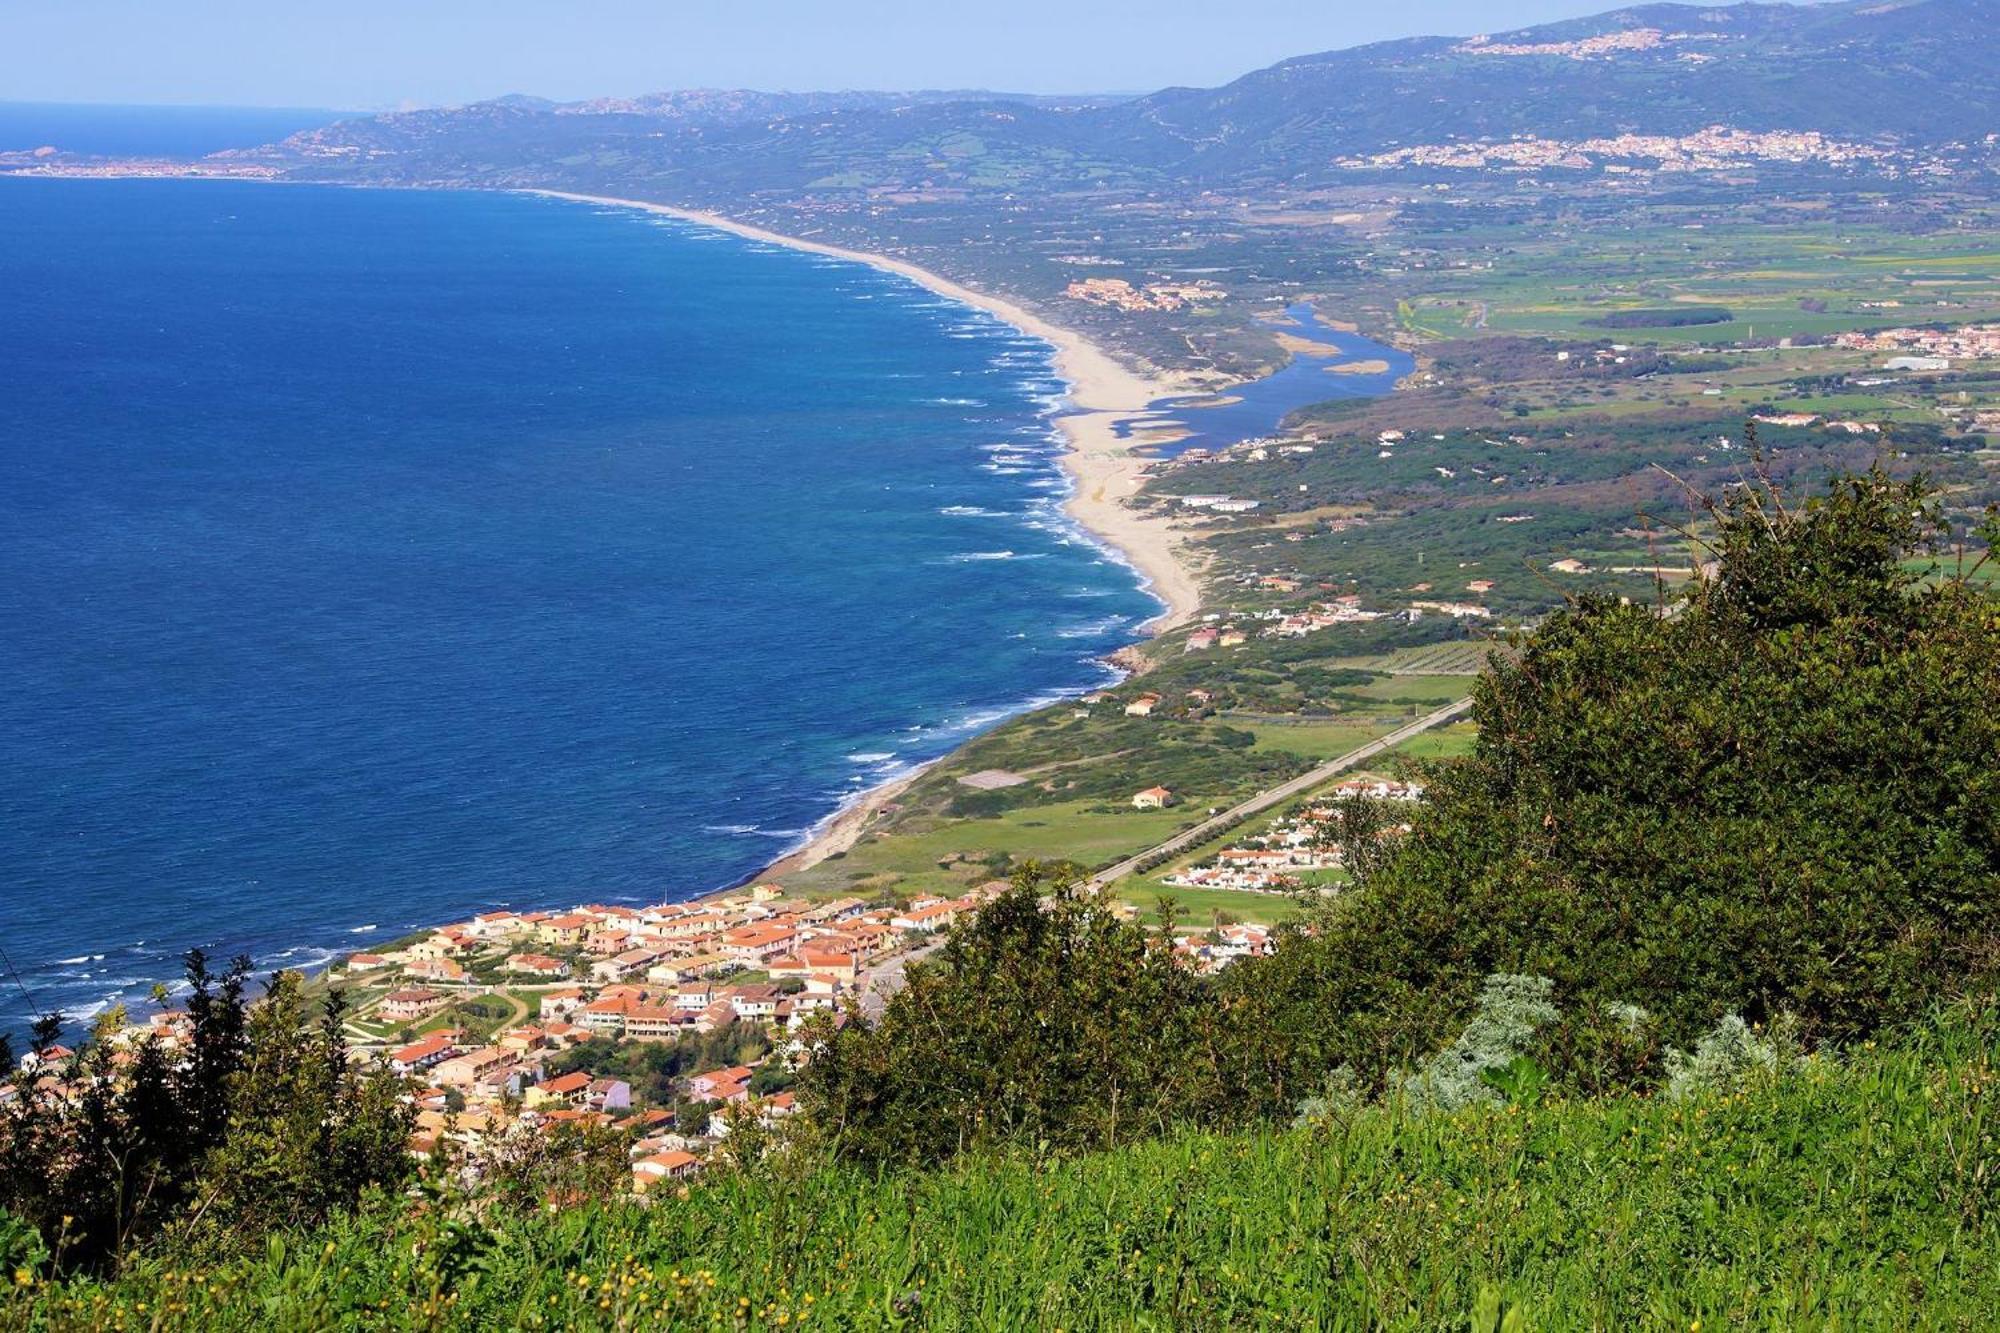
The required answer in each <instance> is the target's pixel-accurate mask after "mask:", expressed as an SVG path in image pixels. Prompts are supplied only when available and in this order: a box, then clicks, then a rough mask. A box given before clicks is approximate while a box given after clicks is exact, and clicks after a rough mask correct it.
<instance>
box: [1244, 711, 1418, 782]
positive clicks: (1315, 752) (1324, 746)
mask: <svg viewBox="0 0 2000 1333" xmlns="http://www.w3.org/2000/svg"><path fill="white" fill-rule="evenodd" d="M1227 720H1228V722H1229V725H1230V726H1232V727H1235V728H1236V729H1237V730H1239V731H1247V732H1250V733H1251V734H1252V735H1254V736H1255V737H1256V738H1257V748H1258V749H1260V750H1285V751H1289V752H1290V753H1292V754H1296V755H1302V756H1304V757H1305V758H1307V759H1335V758H1338V757H1339V756H1341V755H1344V754H1346V753H1347V752H1348V751H1349V750H1356V749H1359V748H1360V747H1362V746H1364V745H1366V744H1367V743H1368V742H1369V741H1371V740H1373V739H1375V737H1377V736H1379V735H1381V734H1382V733H1383V732H1385V731H1389V730H1392V729H1393V728H1394V726H1395V725H1396V722H1395V720H1392V721H1388V722H1372V723H1362V722H1239V721H1237V720H1236V719H1234V718H1230V719H1227ZM1248 794H1249V793H1247V792H1246V793H1245V795H1248Z"/></svg>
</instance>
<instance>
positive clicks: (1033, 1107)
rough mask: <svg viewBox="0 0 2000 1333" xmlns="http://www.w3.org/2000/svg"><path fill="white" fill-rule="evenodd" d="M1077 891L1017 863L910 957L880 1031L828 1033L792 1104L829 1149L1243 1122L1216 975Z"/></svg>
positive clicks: (940, 1151) (911, 1156) (935, 1147)
mask: <svg viewBox="0 0 2000 1333" xmlns="http://www.w3.org/2000/svg"><path fill="white" fill-rule="evenodd" d="M1077 881H1078V875H1077V872H1076V870H1075V868H1074V867H1070V866H1041V865H1036V864H1029V865H1027V866H1025V867H1024V868H1023V869H1022V870H1021V871H1020V872H1019V873H1017V874H1016V876H1015V877H1014V880H1013V883H1012V885H1011V886H1010V887H1009V888H1008V889H1007V890H1006V891H1005V892H1003V893H1001V894H1000V895H999V896H997V897H996V898H994V899H993V900H991V901H990V902H988V903H986V904H985V905H984V906H982V907H981V908H980V910H979V912H978V914H977V915H976V916H974V917H972V918H971V919H970V920H969V921H966V922H961V923H960V924H959V925H958V926H957V927H956V928H955V929H954V930H953V932H952V934H951V935H950V937H949V938H948V939H947V940H946V942H945V944H944V946H943V947H942V948H941V949H940V950H939V951H938V953H937V955H936V956H935V957H934V958H932V959H930V960H927V961H925V962H921V963H913V964H911V965H910V967H909V969H908V973H907V984H906V985H905V986H904V988H903V989H902V990H900V991H899V992H897V993H896V995H895V996H894V997H893V998H892V999H891V1000H890V1001H889V1003H888V1006H887V1008H886V1009H885V1011H884V1012H883V1014H882V1016H881V1018H880V1020H879V1021H878V1022H876V1023H875V1024H873V1025H870V1024H868V1023H866V1022H864V1021H862V1020H861V1019H860V1017H859V1016H858V1015H850V1021H849V1022H848V1023H847V1025H846V1026H845V1027H844V1028H840V1029H838V1030H836V1029H835V1027H834V1025H833V1024H831V1023H829V1022H825V1021H822V1022H821V1023H820V1025H819V1026H818V1028H817V1029H816V1030H815V1031H814V1032H813V1033H812V1035H811V1036H810V1037H809V1039H808V1047H809V1049H810V1050H811V1052H812V1053H811V1058H810V1059H809V1061H808V1062H807V1063H806V1065H805V1067H804V1069H803V1070H802V1072H801V1075H800V1082H799V1091H800V1099H801V1105H802V1107H803V1109H804V1110H805V1111H806V1112H807V1118H808V1119H809V1120H810V1121H811V1122H812V1123H814V1124H815V1125H816V1126H817V1127H818V1128H819V1129H820V1131H821V1132H822V1133H824V1134H825V1135H826V1136H828V1139H829V1141H830V1143H831V1144H832V1146H833V1147H834V1149H835V1150H836V1151H837V1152H839V1153H841V1154H843V1155H846V1156H850V1157H855V1158H859V1159H862V1160H868V1161H878V1162H895V1161H903V1162H929V1161H937V1160H941V1159H943V1158H947V1157H949V1156H951V1155H953V1154H954V1153H957V1152H960V1151H962V1150H964V1149H966V1148H970V1147H975V1146H979V1145H986V1144H1020V1145H1026V1146H1028V1147H1030V1148H1035V1149H1045V1148H1064V1147H1094V1146H1108V1145H1112V1144H1116V1143H1120V1142H1123V1141H1125V1140H1127V1139H1130V1138H1132V1137H1134V1136H1137V1135H1142V1134H1151V1133H1158V1132H1159V1131H1161V1130H1163V1129H1165V1128H1167V1127H1168V1126H1169V1125H1171V1124H1173V1123H1175V1122H1179V1121H1191V1122H1193V1121H1202V1122H1211V1123H1213V1122H1218V1121H1222V1120H1226V1119H1230V1118H1232V1117H1235V1116H1238V1115H1240V1114H1241V1113H1242V1111H1243V1110H1244V1106H1245V1104H1244V1101H1243V1099H1242V1097H1241V1096H1240V1095H1239V1083H1240V1070H1239V1067H1238V1060H1237V1052H1238V1050H1239V1047H1238V1044H1237V1041H1238V1039H1237V1038H1236V1037H1235V1036H1232V1035H1231V1034H1229V1033H1227V1032H1225V1030H1224V1027H1223V1022H1222V1019H1221V1016H1220V1011H1219V1010H1218V1008H1217V1005H1216V1003H1215V997H1214V996H1213V995H1212V994H1211V991H1210V987H1209V985H1208V983H1206V982H1205V981H1204V980H1202V979H1201V978H1199V977H1197V976H1195V975H1194V974H1193V973H1192V972H1191V971H1189V970H1188V969H1187V968H1185V967H1183V966H1182V965H1181V964H1180V963H1178V962H1176V961H1175V959H1174V957H1173V953H1172V944H1171V939H1170V938H1169V937H1165V936H1161V935H1155V934H1149V933H1148V932H1147V931H1144V930H1142V929H1140V928H1138V927H1136V926H1132V925H1127V924H1125V923H1124V922H1122V921H1120V920H1119V919H1118V918H1117V917H1116V915H1115V914H1113V913H1112V911H1111V910H1110V908H1109V906H1108V905H1107V904H1106V903H1104V902H1102V901H1100V900H1099V899H1097V898H1095V897H1094V896H1088V895H1086V894H1084V893H1082V892H1081V891H1080V890H1079V888H1078V887H1077Z"/></svg>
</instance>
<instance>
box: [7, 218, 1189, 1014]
mask: <svg viewBox="0 0 2000 1333" xmlns="http://www.w3.org/2000/svg"><path fill="white" fill-rule="evenodd" d="M1059 392H1060V385H1059V383H1058V382H1057V381H1056V380H1055V379H1054V378H1053V375H1052V372H1051V370H1050V362H1049V354H1048V349H1047V348H1046V347H1045V346H1043V345H1042V344H1039V343H1037V342H1035V341H1033V340H1030V339H1026V338H1023V337H1022V336H1021V335H1019V334H1018V333H1016V332H1015V331H1013V330H1012V329H1009V328H1007V327H1005V326H1004V325H1001V324H998V323H997V322H995V321H993V320H992V319H990V318H988V317H987V316H984V315H982V314H979V313H977V312H974V311H970V310H968V309H966V308H964V307H962V306H957V305H954V304H952V303H949V302H946V301H943V300H941V299H939V298H937V297H935V296H932V295H931V294H929V293H927V292H924V291H923V290H921V289H919V288H917V287H915V286H914V285H912V284H909V283H907V282H904V281H902V280H900V279H896V278H893V277H890V276H887V275H884V274H880V273H877V272H875V271H873V270H870V269H867V268H865V267H861V266H858V265H853V264H845V263H840V262H836V261H832V260H828V259H823V258H820V257H816V256H809V255H803V254H799V253H796V252H791V251H785V250H780V249H777V248H774V247H770V246H764V245H759V244H756V243H751V242H746V241H742V240H739V239H737V238H734V237H729V236H725V235H723V234H721V233H717V232H713V231H708V230H702V229H697V228H694V227H691V226H688V225H686V224H681V223H675V222H670V221H666V220H662V219H657V218H651V217H648V216H645V215H643V214H639V213H636V212H633V211H630V210H616V209H607V208H597V207H593V206H588V205H578V204H569V203H559V202H556V201H551V200H543V199H535V198H527V197H520V196H506V195H481V194H461V193H419V192H393V191H379V192H363V191H342V190H334V189H321V188H309V187H289V186H286V187H269V186H257V185H250V184H233V183H198V182H154V181H129V182H69V181H40V180H31V181H0V466H4V478H5V485H4V487H0V569H4V571H5V574H6V577H5V578H4V579H0V676H4V678H5V679H6V680H7V682H8V685H7V688H6V689H5V691H3V692H0V838H4V851H5V857H6V861H5V863H6V871H5V876H6V878H5V881H4V884H0V918H4V931H5V939H6V948H7V951H8V953H9V955H10V956H11V958H12V961H13V963H14V964H15V966H16V967H17V968H18V969H19V972H20V974H21V980H22V981H23V982H25V984H26V986H27V988H28V990H29V991H30V992H31V994H32V997H33V998H32V1001H31V1000H30V999H28V998H27V997H24V995H23V994H22V992H21V990H20V989H19V988H17V987H13V986H11V985H10V986H7V987H6V989H5V990H4V992H0V1029H12V1030H15V1031H17V1032H18V1031H19V1030H20V1029H21V1028H22V1027H24V1026H25V1022H26V1017H27V1014H28V1013H29V1012H30V1007H31V1003H32V1004H34V1005H39V1006H42V1007H62V1008H64V1009H66V1010H69V1011H70V1012H72V1013H76V1014H87V1013H89V1012H91V1011H93V1010H94V1009H95V1008H96V1007H98V1006H101V1005H103V1004H104V1003H106V1002H109V1001H112V1000H115V999H118V998H121V997H122V998H132V997H136V996H138V995H141V994H143V993H144V991H145V989H146V988H147V987H148V986H149V985H150V984H151V983H152V982H153V981H155V980H158V979H161V978H163V977H166V976H169V975H171V974H172V973H173V972H174V970H175V962H174V960H175V957H176V956H177V955H178V953H179V952H180V951H181V950H183V949H185V948H186V947H188V946H190V945H195V944H200V945H203V946H207V947H209V948H211V949H215V950H220V951H224V952H234V951H237V950H244V951H248V952H250V953H251V954H253V955H254V956H255V957H256V958H257V959H258V961H259V962H260V964H264V965H275V964H307V963H312V962H316V961H318V960H321V959H324V958H326V957H327V956H329V954H330V953H331V952H332V951H334V950H338V949H343V948H355V947H360V946H361V945H363V944H364V943H365V942H366V941H367V940H368V938H369V937H370V936H371V935H374V936H376V937H377V938H381V937H385V936H387V935H390V934H392V933H396V932H400V931H402V930H404V929H406V928H408V927H410V926H412V925H416V924H421V923H428V922H432V921H436V920H439V919H442V918H449V917H451V916H453V915H455V914H458V913H462V912H470V911H473V910H478V909H482V908H485V907H487V906H489V905H492V904H498V903H510V904H529V903H538V904H549V903H560V902H567V901H574V900H577V899H595V900H603V901H639V900H655V899H659V898H662V897H673V896H678V895H687V894H692V893H695V892H699V891H701V890H705V889H709V888H712V887H715V886H718V885H721V884H726V883H730V882H732V881H735V880H737V879H740V878H742V877H744V876H746V875H749V874H751V873H753V872H754V871H755V870H756V869H757V868H758V867H759V866H761V865H762V864H764V863H765V862H767V861H768V860H769V859H770V858H771V857H772V856H774V855H776V854H777V853H779V852H781V851H783V850H784V849H785V848H786V847H787V846H788V845H789V844H791V843H793V842H795V841H796V840H798V839H799V838H800V837H801V836H802V835H803V833H804V831H805V830H807V829H808V828H810V827H811V826H812V825H813V824H814V822H815V821H817V820H820V819H822V818H824V817H825V816H827V815H828V814H829V813H830V812H832V811H833V810H834V809H835V808H836V807H837V806H838V804H839V803H840V801H841V800H842V799H844V798H845V797H846V796H848V795H850V794H852V793H853V792H855V791H856V790H858V789H860V788H862V787H864V786H866V785H869V784H872V783H874V782H876V781H879V780H881V779H883V778H885V777H887V776H890V775H893V774H894V773H895V772H896V771H898V770H899V769H900V768H901V767H903V766H906V765H909V764H912V763H916V762H919V761H921V760H923V759H926V758H929V757H931V756H934V755H936V754H939V753H941V752H943V751H944V750H946V749H948V748H950V747H951V746H952V745H953V744H955V743H956V742H957V741H958V740H960V739H962V738H963V737H964V736H966V735H968V734H969V733H971V732H972V731H974V730H976V729H978V728H979V727H981V726H984V725H987V724H989V723H990V722H991V721H992V720H994V719H996V718H998V717H1000V716H1003V715H1005V714H1006V713H1007V712H1009V711H1011V710H1014V709H1018V708H1021V707H1023V706H1025V705H1027V704H1028V703H1030V702H1031V701H1034V700H1037V699H1046V698H1052V697H1057V696H1060V695H1061V694H1063V693H1064V692H1069V691H1077V690H1082V689H1087V688H1089V687H1091V686H1092V685H1094V684H1096V683H1098V682H1100V681H1102V680H1103V679H1105V677H1106V672H1105V669H1104V668H1103V667H1101V666H1100V665H1098V663H1097V661H1096V659H1097V658H1099V657H1100V656H1101V655H1102V654H1104V653H1105V652H1107V651H1109V650H1110V649H1112V648H1115V647H1117V646H1118V645H1120V644H1123V643H1126V642H1129V641H1130V640H1131V639H1132V638H1133V637H1134V634H1135V630H1136V626H1137V625H1138V624H1139V623H1140V622H1141V621H1143V620H1144V619H1145V618H1146V617H1147V616H1149V615H1151V614H1152V613H1153V612H1154V610H1155V609H1156V606H1155V603H1154V602H1153V601H1152V599H1150V598H1149V597H1147V596H1146V595H1145V594H1144V593H1143V591H1142V590H1141V589H1140V588H1139V587H1138V585H1137V581H1136V580H1135V578H1134V576H1133V575H1132V574H1131V572H1130V571H1129V570H1127V569H1126V568H1125V567H1124V566H1122V565H1120V564H1118V563H1117V562H1116V561H1115V560H1113V559H1111V558H1110V557H1108V556H1107V555H1106V554H1105V553H1104V552H1103V551H1101V550H1100V549H1099V548H1097V547H1096V546H1094V545H1093V544H1092V543H1091V542H1089V541H1088V540H1087V539H1085V538H1084V537H1082V536H1081V535H1080V534H1078V533H1077V532H1075V531H1074V530H1073V529H1072V528H1071V527H1070V526H1069V525H1068V524H1067V523H1065V522H1064V521H1063V520H1062V519H1061V518H1060V516H1059V514H1058V512H1057V508H1056V506H1057V504H1058V502H1059V500H1060V498H1061V496H1062V495H1063V493H1064V488H1065V483H1064V481H1063V478H1062V475H1061V473H1060V471H1059V469H1058V466H1057V451H1058V448H1059V446H1058V442H1057V441H1056V439H1055V438H1054V437H1053V436H1052V432H1051V428H1050V423H1049V420H1048V413H1049V411H1050V410H1051V408H1052V406H1053V405H1054V402H1055V398H1056V396H1057V395H1058V394H1059Z"/></svg>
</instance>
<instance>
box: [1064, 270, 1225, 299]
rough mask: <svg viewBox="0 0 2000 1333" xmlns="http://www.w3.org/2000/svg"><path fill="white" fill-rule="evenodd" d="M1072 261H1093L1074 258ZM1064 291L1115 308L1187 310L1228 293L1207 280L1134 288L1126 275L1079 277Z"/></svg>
mask: <svg viewBox="0 0 2000 1333" xmlns="http://www.w3.org/2000/svg"><path fill="white" fill-rule="evenodd" d="M1070 262H1072V263H1076V262H1084V263H1087V262H1090V260H1089V259H1088V258H1078V257H1072V258H1071V260H1070ZM1100 262H1101V261H1100ZM1063 294H1064V295H1065V296H1067V297H1069V298H1070V300H1072V301H1087V302H1089V303H1090V304H1091V305H1103V306H1110V307H1112V308H1113V309H1115V310H1184V309H1186V308H1187V307H1188V306H1191V305H1203V304H1206V303H1210V302H1214V301H1220V300H1222V299H1223V298H1224V297H1226V296H1228V295H1229V292H1228V291H1227V290H1226V289H1225V288H1223V287H1220V286H1218V285H1217V284H1215V283H1213V282H1209V281H1208V280H1206V279H1197V280H1196V281H1194V282H1174V281H1162V282H1149V283H1147V284H1146V285H1145V286H1143V287H1135V286H1133V285H1132V284H1131V283H1130V282H1127V281H1126V280H1125V279H1124V278H1079V279H1077V280H1076V281H1075V282H1072V283H1070V284H1069V286H1068V287H1066V288H1064V289H1063Z"/></svg>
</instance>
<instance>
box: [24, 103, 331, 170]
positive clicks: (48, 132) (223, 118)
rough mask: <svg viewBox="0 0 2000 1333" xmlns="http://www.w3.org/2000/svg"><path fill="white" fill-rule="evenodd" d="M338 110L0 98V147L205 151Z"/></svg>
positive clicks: (134, 153)
mask: <svg viewBox="0 0 2000 1333" xmlns="http://www.w3.org/2000/svg"><path fill="white" fill-rule="evenodd" d="M342 114H343V113H341V112H338V111H322V110H314V109H312V108H309V107H234V106H99V105H92V104H88V103H70V102H0V153H19V152H32V151H33V150H35V149H37V148H56V149H60V150H61V151H63V152H65V153H73V154H76V155H78V156H82V157H205V156H207V155H208V154H210V153H218V152H221V151H222V150H223V149H225V148H254V147H256V146H257V145H259V144H267V143H275V142H276V141H277V140H279V139H283V138H286V137H288V136H290V135H293V134H297V133H298V132H299V131H300V130H310V129H317V128H318V127H320V126H322V125H330V124H332V123H333V122H334V121H336V120H340V119H341V118H342ZM348 114H352V113H348Z"/></svg>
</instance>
